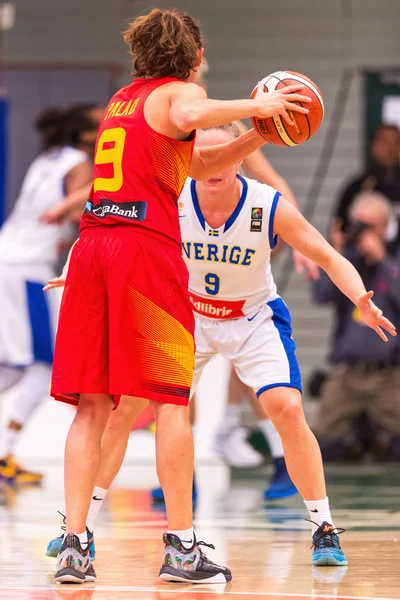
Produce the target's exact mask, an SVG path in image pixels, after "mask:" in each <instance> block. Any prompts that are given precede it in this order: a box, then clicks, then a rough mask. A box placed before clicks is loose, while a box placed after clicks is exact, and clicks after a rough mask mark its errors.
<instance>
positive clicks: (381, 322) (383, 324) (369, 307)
mask: <svg viewBox="0 0 400 600" xmlns="http://www.w3.org/2000/svg"><path fill="white" fill-rule="evenodd" d="M373 295H374V292H372V291H371V292H367V293H366V294H364V296H361V298H360V299H359V301H358V302H357V306H358V308H359V309H360V312H361V314H362V317H363V319H364V321H365V322H366V324H367V325H368V327H371V329H373V330H374V331H376V333H377V334H378V335H379V337H381V338H382V339H383V341H384V342H387V341H388V339H387V337H386V335H385V334H384V333H383V331H382V329H385V330H386V331H387V332H388V333H390V335H392V336H396V335H397V332H396V327H395V326H394V325H393V323H391V322H390V321H389V319H387V318H386V317H384V316H383V313H382V311H381V310H380V309H379V308H378V307H377V306H375V304H374V303H373V302H372V300H371V298H372V296H373Z"/></svg>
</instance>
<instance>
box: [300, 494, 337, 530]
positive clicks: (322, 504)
mask: <svg viewBox="0 0 400 600" xmlns="http://www.w3.org/2000/svg"><path fill="white" fill-rule="evenodd" d="M304 504H305V505H306V507H307V509H308V513H309V515H310V521H314V523H317V525H315V524H314V523H312V532H313V534H314V533H315V532H316V531H317V529H318V527H319V526H320V525H322V523H323V522H324V521H326V522H327V523H330V524H331V525H333V521H332V517H331V511H330V509H329V499H328V498H325V499H324V500H304Z"/></svg>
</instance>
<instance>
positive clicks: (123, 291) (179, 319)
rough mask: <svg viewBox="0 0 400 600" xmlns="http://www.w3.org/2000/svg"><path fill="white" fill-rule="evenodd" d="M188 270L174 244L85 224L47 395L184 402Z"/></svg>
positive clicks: (190, 344)
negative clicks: (89, 226)
mask: <svg viewBox="0 0 400 600" xmlns="http://www.w3.org/2000/svg"><path fill="white" fill-rule="evenodd" d="M187 286H188V272H187V268H186V265H185V263H184V261H183V259H182V255H181V249H180V247H179V246H178V245H173V244H172V243H170V242H168V241H165V240H164V239H162V240H161V239H160V238H159V237H157V236H154V235H152V234H149V233H147V232H146V233H144V232H141V231H137V230H136V228H135V230H133V228H131V227H128V226H125V227H124V226H114V227H96V228H93V229H87V230H84V231H83V232H82V235H81V237H80V239H79V241H78V242H77V244H76V245H75V248H74V250H73V252H72V256H71V262H70V267H69V271H68V276H67V280H66V285H65V289H64V295H63V300H62V304H61V311H60V319H59V325H58V332H57V337H56V344H55V354H54V364H53V378H52V386H51V394H52V396H53V397H54V398H56V400H61V401H64V402H68V403H70V404H75V405H76V404H78V402H79V395H80V394H110V395H111V396H113V398H114V402H115V404H116V405H118V402H119V398H120V396H121V395H127V396H137V397H141V398H148V399H149V400H153V401H156V402H163V403H170V404H180V405H187V404H188V401H189V392H190V387H191V383H192V375H193V365H194V339H193V335H194V318H193V313H192V309H191V306H190V302H189V298H188V292H187Z"/></svg>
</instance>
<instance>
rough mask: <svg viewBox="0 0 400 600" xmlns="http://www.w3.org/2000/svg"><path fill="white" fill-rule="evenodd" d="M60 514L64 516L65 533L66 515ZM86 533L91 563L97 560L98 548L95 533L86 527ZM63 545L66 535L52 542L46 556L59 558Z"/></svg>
mask: <svg viewBox="0 0 400 600" xmlns="http://www.w3.org/2000/svg"><path fill="white" fill-rule="evenodd" d="M58 513H59V514H60V515H61V516H62V518H63V521H64V525H62V527H61V529H63V530H64V531H65V515H63V514H62V513H60V511H58ZM86 532H87V536H88V542H89V554H90V561H91V562H94V559H95V558H96V546H95V545H94V536H93V533H92V532H91V531H89V529H88V528H87V527H86ZM63 543H64V534H62V535H60V536H59V537H56V538H54V539H53V540H51V541H50V542H49V543H48V546H47V550H46V556H50V557H51V558H57V556H58V554H59V553H60V552H61V547H62V545H63Z"/></svg>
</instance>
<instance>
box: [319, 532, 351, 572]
mask: <svg viewBox="0 0 400 600" xmlns="http://www.w3.org/2000/svg"><path fill="white" fill-rule="evenodd" d="M343 532H344V529H337V528H335V527H333V525H331V524H330V523H328V522H327V521H324V522H323V523H322V525H320V527H318V529H317V531H316V532H315V533H314V535H313V536H312V542H313V545H312V564H313V566H314V567H315V566H317V567H346V566H347V559H346V557H345V555H344V553H343V550H342V549H341V547H340V542H339V534H340V533H343Z"/></svg>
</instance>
